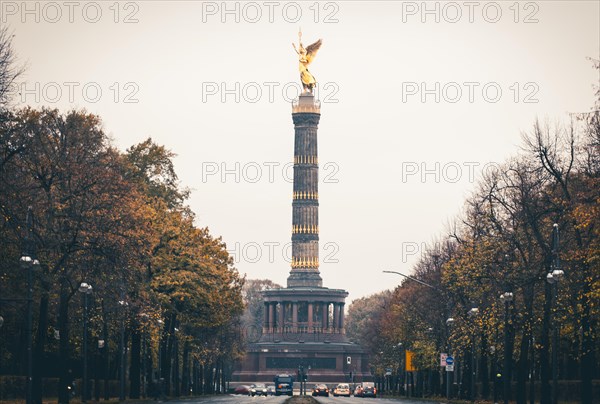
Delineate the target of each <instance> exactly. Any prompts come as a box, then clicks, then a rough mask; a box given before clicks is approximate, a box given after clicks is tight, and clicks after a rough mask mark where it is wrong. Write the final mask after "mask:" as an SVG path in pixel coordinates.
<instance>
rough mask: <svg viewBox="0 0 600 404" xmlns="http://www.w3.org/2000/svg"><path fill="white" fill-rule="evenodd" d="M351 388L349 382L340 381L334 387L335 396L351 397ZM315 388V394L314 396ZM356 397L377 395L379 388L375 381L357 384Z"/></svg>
mask: <svg viewBox="0 0 600 404" xmlns="http://www.w3.org/2000/svg"><path fill="white" fill-rule="evenodd" d="M350 394H351V390H350V385H349V384H348V383H340V384H338V385H337V386H336V387H335V389H333V396H334V397H337V396H346V397H350ZM314 395H315V394H314V390H313V396H314ZM354 397H377V389H376V388H375V383H372V382H363V383H360V384H358V385H357V386H356V388H355V389H354Z"/></svg>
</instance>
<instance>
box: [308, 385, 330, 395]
mask: <svg viewBox="0 0 600 404" xmlns="http://www.w3.org/2000/svg"><path fill="white" fill-rule="evenodd" d="M312 395H313V397H314V396H325V397H329V387H327V385H326V384H315V387H313V389H312Z"/></svg>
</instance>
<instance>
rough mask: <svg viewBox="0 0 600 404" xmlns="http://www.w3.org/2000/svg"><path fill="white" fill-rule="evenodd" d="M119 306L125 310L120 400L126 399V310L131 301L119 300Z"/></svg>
mask: <svg viewBox="0 0 600 404" xmlns="http://www.w3.org/2000/svg"><path fill="white" fill-rule="evenodd" d="M119 306H121V309H122V310H123V313H121V344H120V345H121V371H120V372H119V373H120V374H119V401H121V402H123V401H125V358H126V356H125V351H126V347H125V313H124V312H125V310H126V309H127V306H129V303H128V302H127V301H125V300H119Z"/></svg>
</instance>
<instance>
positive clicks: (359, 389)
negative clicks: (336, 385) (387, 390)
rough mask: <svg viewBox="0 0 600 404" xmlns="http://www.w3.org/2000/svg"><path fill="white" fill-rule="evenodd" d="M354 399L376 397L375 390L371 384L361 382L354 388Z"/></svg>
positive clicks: (373, 384)
mask: <svg viewBox="0 0 600 404" xmlns="http://www.w3.org/2000/svg"><path fill="white" fill-rule="evenodd" d="M354 397H377V388H375V383H373V382H363V383H361V384H359V385H358V386H356V389H355V390H354Z"/></svg>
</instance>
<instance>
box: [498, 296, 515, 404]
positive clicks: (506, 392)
mask: <svg viewBox="0 0 600 404" xmlns="http://www.w3.org/2000/svg"><path fill="white" fill-rule="evenodd" d="M500 301H501V302H502V303H504V366H503V369H502V384H503V393H502V395H503V397H504V404H508V400H509V399H510V380H511V377H510V374H511V367H512V366H511V362H512V361H511V359H512V352H511V349H510V334H509V332H508V326H509V321H508V319H509V315H508V314H509V305H510V302H512V301H513V294H512V292H504V293H502V294H501V295H500Z"/></svg>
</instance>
